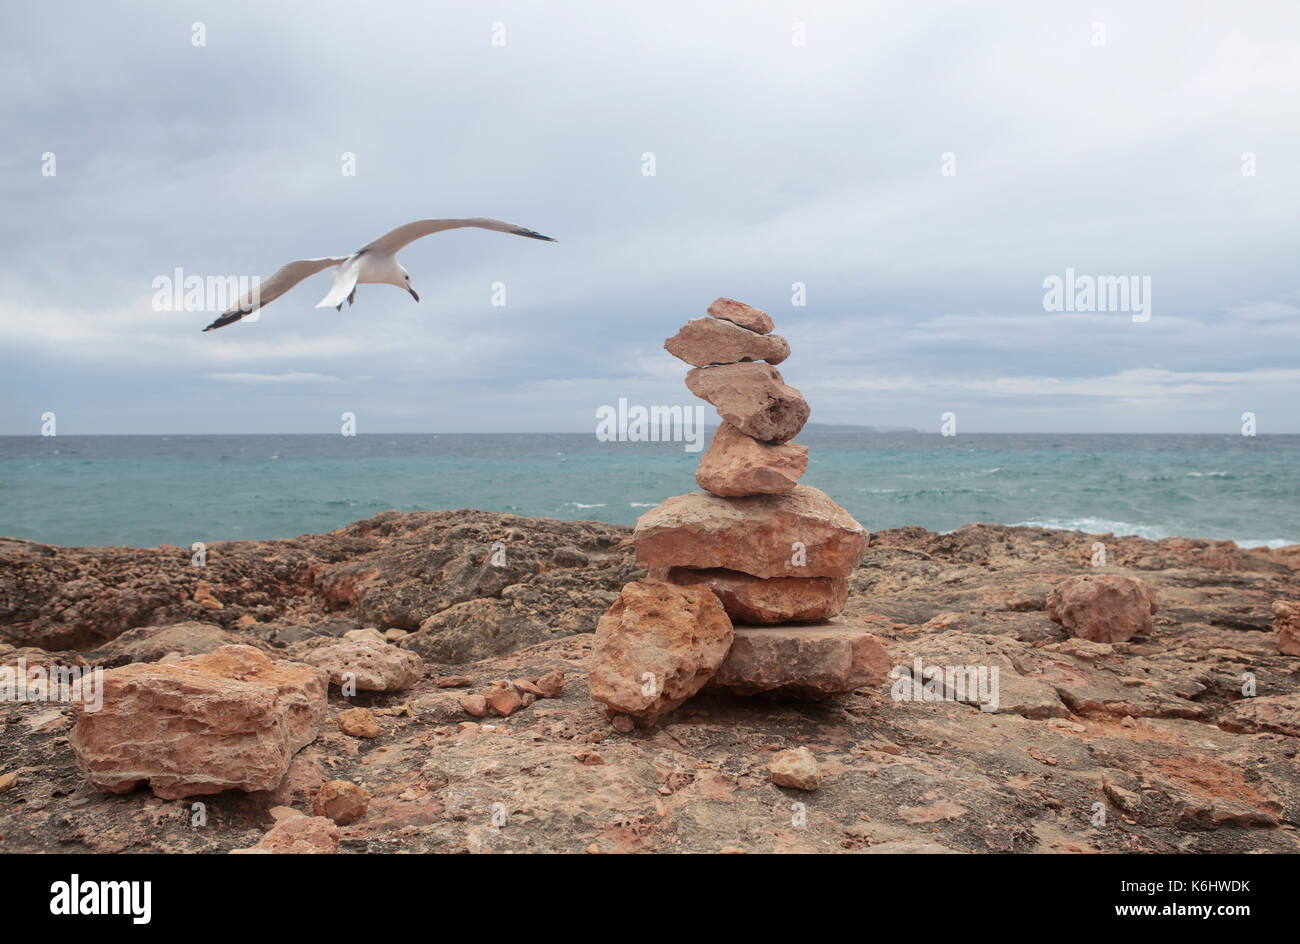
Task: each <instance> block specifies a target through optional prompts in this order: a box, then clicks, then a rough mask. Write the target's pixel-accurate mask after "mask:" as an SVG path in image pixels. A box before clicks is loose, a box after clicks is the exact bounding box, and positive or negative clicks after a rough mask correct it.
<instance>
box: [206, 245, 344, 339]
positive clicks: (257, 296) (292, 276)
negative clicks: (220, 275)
mask: <svg viewBox="0 0 1300 944" xmlns="http://www.w3.org/2000/svg"><path fill="white" fill-rule="evenodd" d="M348 258H349V257H348V256H340V257H330V258H324V259H298V260H297V261H295V262H290V263H288V264H287V265H282V266H280V268H278V269H276V271H275V274H274V275H272V276H271V277H270V278H268V279H267V280H266V281H264V282H262V283H261V284H260V285H259V286H258V287H257V289H256V290H255V291H252V292H249V293H247V294H245V295H242V296H241V297H240V298H239V300H238V301H237V302H235V304H234V305H232V306H231V307H230V308H228V309H226V311H225V312H224V313H223V314H222V315H221V317H220V318H218V319H217V320H216V321H214V322H212V324H210V325H208V326H207V327H206V328H204V329H203V330H204V331H211V330H212V329H213V328H223V327H225V326H226V325H228V324H234V323H235V322H236V321H238V320H239V319H240V318H243V317H244V316H245V315H251V314H252V313H253V312H255V311H257V310H259V309H261V308H265V307H266V306H267V305H269V304H271V302H273V301H275V300H276V299H277V298H279V297H280V296H281V295H283V294H284V293H285V292H287V291H289V289H291V288H293V287H294V286H295V285H297V284H298V283H299V282H301V281H302V280H303V279H305V278H307V276H309V275H315V274H316V273H317V272H319V271H320V270H321V269H328V268H329V267H330V266H336V265H341V264H342V263H344V262H347V261H348Z"/></svg>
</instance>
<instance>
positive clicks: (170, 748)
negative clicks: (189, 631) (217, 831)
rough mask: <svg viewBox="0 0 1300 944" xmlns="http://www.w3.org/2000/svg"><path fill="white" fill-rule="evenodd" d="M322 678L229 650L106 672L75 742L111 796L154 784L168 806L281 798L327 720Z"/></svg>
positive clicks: (94, 780)
mask: <svg viewBox="0 0 1300 944" xmlns="http://www.w3.org/2000/svg"><path fill="white" fill-rule="evenodd" d="M327 686H328V679H327V676H326V674H325V670H324V669H319V668H316V667H315V666H309V665H304V664H302V663H300V662H272V661H271V660H270V659H268V658H267V657H266V655H264V654H263V653H262V652H260V651H258V650H257V649H254V648H252V647H251V646H223V647H222V648H220V649H218V650H216V651H215V652H211V653H208V654H207V655H201V656H193V657H190V658H187V659H178V660H176V661H174V662H160V663H152V664H143V663H136V664H133V665H127V666H123V667H122V668H119V669H110V670H109V671H107V672H105V673H104V703H103V707H102V709H101V710H99V711H89V710H86V706H84V705H79V706H78V711H77V722H76V726H75V727H74V728H73V729H72V732H71V734H70V735H69V738H68V740H69V742H70V743H71V744H72V749H73V751H74V752H75V754H76V758H77V765H78V766H79V767H80V768H81V770H82V772H83V773H84V774H85V775H86V779H87V780H89V781H90V783H91V784H92V785H93V786H95V787H97V788H98V789H100V790H103V791H104V792H106V793H128V792H130V791H131V790H133V789H135V788H136V787H137V786H139V785H140V784H141V783H148V784H149V786H150V788H151V789H152V790H153V792H154V793H155V794H157V795H158V796H160V797H162V798H163V799H167V800H174V799H178V798H180V797H188V796H197V795H201V794H209V793H219V792H221V791H222V790H232V789H233V790H249V791H251V790H274V789H275V788H276V787H277V786H278V785H279V783H280V780H281V779H282V778H283V777H284V774H285V771H287V770H288V769H289V764H290V762H291V761H292V760H293V755H294V754H295V753H296V752H297V751H298V750H299V749H300V748H302V747H303V746H304V745H306V744H308V743H310V742H311V741H312V740H313V739H314V738H315V737H316V734H317V732H318V731H319V730H320V726H321V723H322V722H323V721H324V720H325V709H326V691H327Z"/></svg>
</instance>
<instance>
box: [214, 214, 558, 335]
mask: <svg viewBox="0 0 1300 944" xmlns="http://www.w3.org/2000/svg"><path fill="white" fill-rule="evenodd" d="M466 226H473V227H477V228H478V229H491V230H495V231H496V232H498V233H513V234H514V235H515V236H527V237H528V238H529V239H544V240H546V241H547V242H548V243H553V242H555V240H554V239H552V238H551V237H549V236H543V235H542V234H541V233H535V232H533V231H532V230H531V229H525V228H524V227H522V226H516V225H515V224H513V223H503V222H501V221H500V220H487V219H483V218H481V217H480V218H475V219H470V220H416V221H415V222H414V223H407V224H406V225H405V226H399V227H397V229H394V230H390V231H389V232H387V233H384V235H382V236H380V237H379V238H378V239H376V240H375V241H374V242H372V243H369V244H368V245H365V246H362V247H361V248H360V249H358V250H357V251H356V252H354V253H353V254H352V255H350V256H330V257H327V258H321V259H299V260H297V261H296V262H290V263H288V264H286V265H283V266H281V267H280V268H279V269H277V270H276V272H275V274H274V275H272V276H271V277H270V278H269V279H267V280H266V281H265V282H262V283H261V285H259V286H258V290H257V291H256V292H249V293H248V294H246V295H244V296H242V297H241V298H240V299H239V300H238V301H237V302H236V303H235V304H234V305H233V306H232V307H231V308H229V309H227V310H226V311H225V312H224V313H223V314H222V315H221V317H220V318H218V319H217V320H216V321H214V322H212V324H210V325H208V326H207V327H206V328H204V329H203V330H204V331H211V330H212V329H213V328H222V327H225V326H226V325H228V324H233V323H234V322H236V321H238V320H239V319H240V318H242V317H244V316H245V315H250V314H252V313H253V312H255V311H257V310H258V309H260V308H264V307H266V306H267V305H269V304H271V302H273V301H275V300H276V299H277V298H279V297H280V296H281V295H283V294H284V293H285V292H287V291H289V289H291V288H293V287H294V286H295V285H297V284H298V283H299V282H301V281H302V280H303V279H305V278H307V276H309V275H315V274H316V273H317V272H319V271H321V270H322V269H328V268H330V266H335V267H336V268H335V269H334V281H333V282H332V283H331V284H330V290H329V294H328V295H326V296H325V297H324V298H322V299H321V300H320V304H318V305H317V306H316V307H317V308H327V307H329V306H331V305H333V306H334V307H335V308H337V309H338V310H340V311H342V310H343V301H344V299H346V300H347V303H348V304H349V305H351V304H352V302H353V300H354V299H355V298H356V297H357V284H358V283H361V282H367V283H369V282H375V283H386V284H388V285H396V286H397V287H398V288H402V289H405V290H406V291H408V292H410V293H411V297H412V298H414V299H415V300H416V301H417V302H418V301H419V300H420V296H419V295H418V294H416V291H415V289H414V288H413V287H412V286H411V273H409V272H407V271H406V268H405V267H404V266H403V265H402V264H401V263H400V262H398V261H397V252H398V250H400V249H402V248H403V247H405V246H406V245H407V244H408V243H413V242H415V241H416V240H417V239H419V238H420V237H421V236H428V235H429V234H430V233H441V232H443V231H445V230H449V229H461V228H463V227H466Z"/></svg>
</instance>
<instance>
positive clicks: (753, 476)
mask: <svg viewBox="0 0 1300 944" xmlns="http://www.w3.org/2000/svg"><path fill="white" fill-rule="evenodd" d="M807 469H808V447H807V446H796V445H795V444H794V443H765V442H759V441H758V440H757V439H755V438H754V437H752V436H746V435H745V434H744V433H742V432H741V431H740V430H738V429H736V427H734V426H732V425H731V424H730V423H723V424H722V425H721V426H719V427H718V429H717V431H716V432H715V433H714V434H713V441H712V442H711V443H709V451H708V452H706V453H705V454H704V458H702V459H701V460H700V464H699V466H698V467H697V468H696V470H695V481H696V482H698V483H699V484H700V488H703V489H706V490H708V491H710V492H712V493H713V494H714V495H720V496H722V497H723V498H738V497H741V496H745V495H782V494H784V493H786V492H792V491H794V487H795V486H796V485H798V484H799V476H801V475H803V474H804V472H806V471H807Z"/></svg>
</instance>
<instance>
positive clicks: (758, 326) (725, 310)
mask: <svg viewBox="0 0 1300 944" xmlns="http://www.w3.org/2000/svg"><path fill="white" fill-rule="evenodd" d="M709 315H710V316H711V317H713V318H720V319H722V320H723V321H730V322H731V323H732V324H738V325H740V326H741V327H742V328H748V329H749V330H750V331H757V332H758V333H759V334H771V333H772V329H773V328H775V327H776V324H775V323H774V322H773V321H772V318H771V316H770V315H768V313H767V312H765V311H762V310H760V309H758V308H754V307H752V306H750V305H746V304H745V303H744V302H738V301H736V300H735V299H734V298H719V299H718V300H717V301H715V302H714V303H713V304H712V305H710V306H709Z"/></svg>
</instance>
